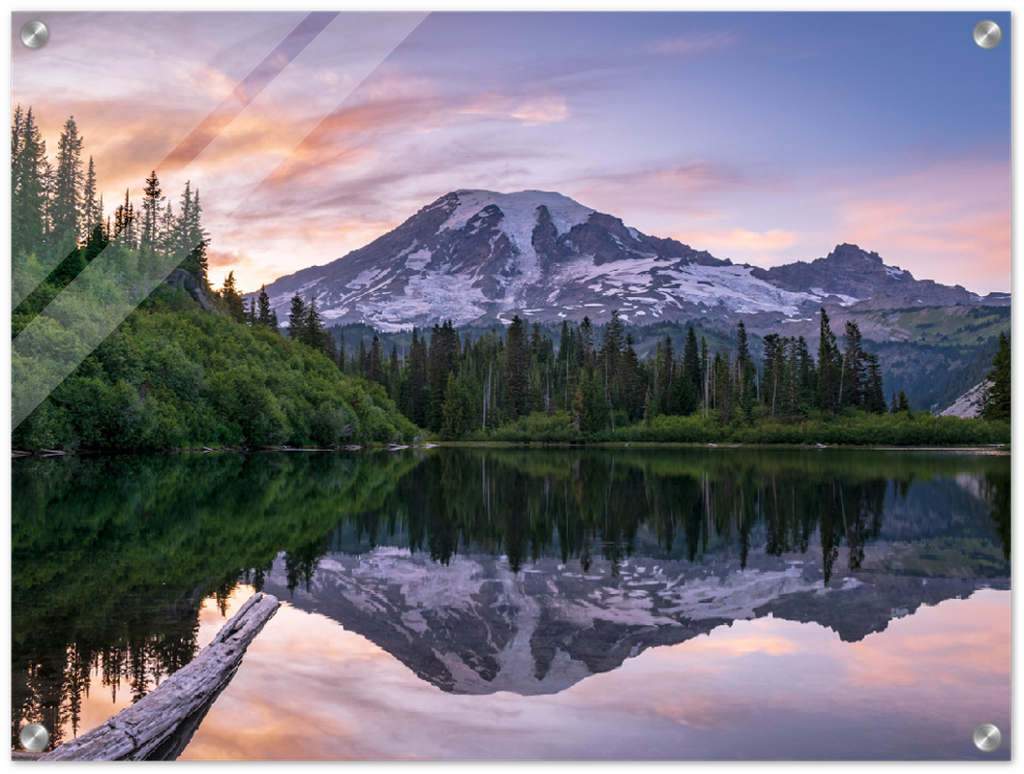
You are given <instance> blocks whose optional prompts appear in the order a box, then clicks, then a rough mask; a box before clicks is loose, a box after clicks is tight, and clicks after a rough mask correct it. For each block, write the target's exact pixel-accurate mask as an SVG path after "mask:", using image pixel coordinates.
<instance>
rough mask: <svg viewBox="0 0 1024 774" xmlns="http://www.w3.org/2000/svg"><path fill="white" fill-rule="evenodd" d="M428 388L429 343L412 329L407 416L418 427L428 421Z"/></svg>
mask: <svg viewBox="0 0 1024 774" xmlns="http://www.w3.org/2000/svg"><path fill="white" fill-rule="evenodd" d="M427 397H428V387H427V342H426V341H425V340H424V339H423V338H422V337H420V336H419V333H418V331H417V329H416V328H415V327H414V328H413V329H412V344H411V345H410V346H409V382H408V392H407V396H406V414H405V415H406V416H407V417H409V419H411V420H412V421H413V423H414V424H416V425H417V426H418V427H424V426H425V425H426V423H427V421H426V416H427V415H426V402H427Z"/></svg>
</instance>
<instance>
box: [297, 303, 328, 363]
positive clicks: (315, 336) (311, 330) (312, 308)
mask: <svg viewBox="0 0 1024 774" xmlns="http://www.w3.org/2000/svg"><path fill="white" fill-rule="evenodd" d="M324 335H325V333H324V323H323V320H322V319H321V318H320V311H319V310H318V309H317V308H316V296H313V297H312V298H310V299H309V304H308V305H307V306H306V322H305V324H304V325H303V326H302V337H301V339H300V341H301V342H302V343H303V344H305V345H306V346H307V347H312V348H313V349H315V350H316V351H317V352H322V351H323V348H324Z"/></svg>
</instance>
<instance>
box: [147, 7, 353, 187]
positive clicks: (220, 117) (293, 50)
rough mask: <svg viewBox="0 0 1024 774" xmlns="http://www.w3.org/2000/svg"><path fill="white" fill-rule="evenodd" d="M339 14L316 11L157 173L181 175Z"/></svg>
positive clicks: (161, 164) (214, 110)
mask: <svg viewBox="0 0 1024 774" xmlns="http://www.w3.org/2000/svg"><path fill="white" fill-rule="evenodd" d="M339 13H340V12H338V11H314V12H312V13H310V14H309V15H308V16H307V17H306V18H305V19H303V20H302V21H301V22H299V25H298V26H297V27H296V28H295V29H293V30H292V31H291V32H290V33H289V34H288V36H287V37H286V38H285V39H284V40H282V41H281V42H280V44H278V46H277V48H275V49H274V50H273V51H271V52H270V53H269V54H267V56H266V57H265V58H264V59H263V61H262V62H260V63H259V64H258V65H256V67H255V68H254V69H253V71H252V72H251V73H249V74H248V75H247V76H246V77H245V78H244V79H243V80H242V82H241V83H239V84H238V85H237V86H236V87H235V90H234V91H233V92H231V94H229V95H228V96H227V97H225V98H224V100H223V101H222V102H221V103H220V104H219V105H218V106H217V107H215V108H214V109H213V111H212V112H211V113H210V114H209V115H208V116H207V117H206V118H204V119H203V120H202V122H201V123H200V124H199V126H197V127H196V128H195V129H193V130H192V131H191V132H190V133H189V135H188V137H186V138H185V139H184V140H182V141H181V142H180V143H178V147H176V148H175V149H174V150H172V151H171V152H170V154H169V155H168V156H167V158H165V159H164V160H163V161H161V162H160V165H159V166H158V167H157V168H156V171H157V172H171V173H173V172H179V171H181V170H182V169H184V168H185V167H186V166H188V165H189V164H191V163H192V162H193V161H194V160H195V158H196V156H198V155H199V154H200V153H202V152H203V150H205V149H206V146H207V145H209V144H210V143H211V142H213V141H214V140H215V139H216V137H217V135H219V134H220V133H221V132H222V131H224V129H225V128H226V127H227V125H228V124H230V123H231V122H232V121H233V120H235V118H236V117H237V116H238V114H239V113H241V112H242V111H243V110H245V108H246V107H248V105H249V103H250V102H252V101H253V100H254V99H256V97H258V96H259V95H260V92H262V91H263V89H265V88H266V87H267V86H268V85H269V84H270V83H271V81H273V80H274V79H275V78H276V77H277V76H278V75H279V74H280V73H281V71H283V70H284V68H286V67H287V66H288V65H290V64H291V63H292V60H293V59H295V57H297V56H298V55H299V54H301V53H302V51H303V50H304V49H305V48H306V46H308V45H309V44H310V43H311V42H312V41H313V40H314V39H315V38H316V36H317V35H319V34H320V33H321V32H323V31H324V29H326V27H327V25H328V24H330V23H331V22H332V21H334V19H335V17H337V16H338V15H339Z"/></svg>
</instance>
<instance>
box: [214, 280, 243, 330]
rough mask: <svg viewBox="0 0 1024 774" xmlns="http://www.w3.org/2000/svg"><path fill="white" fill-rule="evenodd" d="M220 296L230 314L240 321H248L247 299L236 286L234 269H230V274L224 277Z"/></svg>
mask: <svg viewBox="0 0 1024 774" xmlns="http://www.w3.org/2000/svg"><path fill="white" fill-rule="evenodd" d="M220 297H221V300H222V301H223V302H224V306H225V308H226V309H227V313H228V314H229V315H231V316H232V317H233V318H234V319H235V320H237V321H238V322H246V319H245V301H244V300H243V299H242V294H241V293H239V292H238V289H237V288H236V287H235V273H234V272H233V271H229V272H228V276H227V277H225V278H224V286H223V287H222V288H221V290H220Z"/></svg>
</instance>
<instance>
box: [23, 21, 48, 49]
mask: <svg viewBox="0 0 1024 774" xmlns="http://www.w3.org/2000/svg"><path fill="white" fill-rule="evenodd" d="M49 39H50V29H49V28H48V27H47V26H46V25H45V24H43V23H42V22H41V21H30V22H25V26H23V27H22V28H21V42H22V43H24V44H25V45H26V46H27V47H28V48H42V47H43V46H45V45H46V41H48V40H49Z"/></svg>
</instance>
